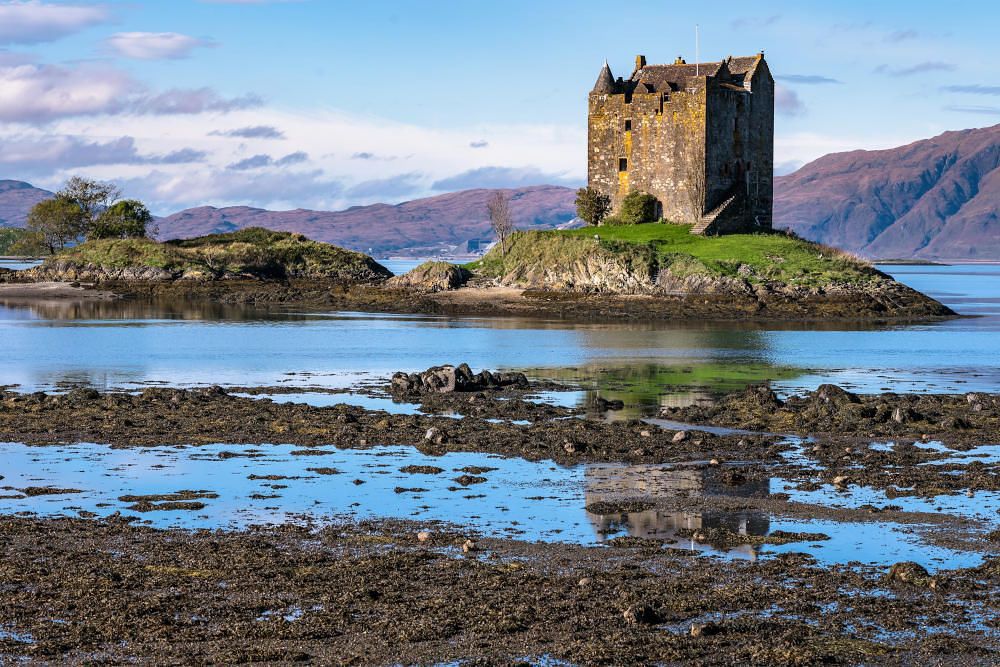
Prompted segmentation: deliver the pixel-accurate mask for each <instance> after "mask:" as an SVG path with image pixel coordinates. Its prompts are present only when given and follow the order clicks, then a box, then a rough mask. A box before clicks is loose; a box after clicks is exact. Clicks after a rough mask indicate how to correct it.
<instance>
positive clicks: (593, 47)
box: [0, 0, 1000, 213]
mask: <svg viewBox="0 0 1000 667" xmlns="http://www.w3.org/2000/svg"><path fill="white" fill-rule="evenodd" d="M959 7H960V10H959ZM748 8H750V9H752V10H753V11H752V12H748V11H747V9H748ZM695 24H698V25H700V33H701V55H702V60H703V61H710V60H718V59H720V58H721V57H724V56H726V55H729V54H733V55H746V54H752V53H755V52H757V51H759V50H761V49H764V50H765V53H766V56H767V59H768V62H769V64H770V66H771V69H772V72H773V73H774V74H775V75H776V77H777V78H778V82H779V84H780V85H781V90H780V93H779V104H778V114H777V119H776V134H777V136H776V162H777V167H778V170H779V171H782V172H785V171H788V170H791V169H793V168H795V167H796V166H798V165H800V164H802V163H803V162H805V161H808V160H811V159H814V158H816V157H819V156H820V155H823V154H825V153H827V152H832V151H839V150H852V149H877V148H885V147H891V146H895V145H900V144H903V143H906V142H909V141H913V140H916V139H920V138H925V137H929V136H933V135H935V134H939V133H940V132H943V131H946V130H954V129H964V128H968V127H980V126H985V125H992V124H995V123H998V122H1000V74H997V73H996V72H995V71H994V70H995V67H994V66H993V62H994V60H995V57H994V53H993V51H994V48H993V42H994V36H993V34H992V29H993V27H994V26H996V25H998V24H1000V9H998V8H997V7H995V6H994V5H993V4H992V3H987V2H978V1H972V2H963V3H961V5H958V4H957V3H937V2H934V3H931V2H895V1H889V2H880V3H873V2H870V1H869V2H855V1H847V2H839V3H837V4H836V5H834V4H833V3H822V4H820V3H815V4H813V3H803V2H796V3H792V2H772V3H757V4H750V5H748V4H747V3H742V2H739V3H737V2H725V1H718V0H717V1H716V2H712V3H669V2H662V1H661V2H643V1H636V2H630V3H629V4H628V16H616V15H614V14H613V13H612V12H610V11H609V5H608V4H607V3H598V2H581V1H576V2H568V1H566V2H539V1H536V2H522V1H520V0H508V1H507V2H504V3H486V2H469V1H466V2H452V1H435V2H412V1H411V2H364V3H362V2H340V1H334V0H298V1H296V0H288V1H282V2H279V1H267V0H259V1H253V0H230V1H228V2H226V1H221V0H217V1H208V0H170V1H169V2H167V1H163V0H156V1H136V0H129V1H127V2H85V1H83V0H71V1H67V2H55V1H51V0H17V1H11V0H0V178H17V179H24V180H29V181H31V182H33V183H36V184H39V185H42V186H46V187H57V186H58V185H59V184H60V183H61V182H62V180H64V179H65V178H66V177H68V176H69V175H72V174H83V175H88V176H93V177H96V178H104V179H114V180H116V181H118V182H120V183H122V184H123V185H124V186H125V189H126V191H127V192H128V194H130V195H131V196H136V197H141V198H144V199H146V200H147V201H149V202H150V203H151V204H152V206H153V207H154V209H155V210H156V211H157V212H158V213H167V212H171V211H173V210H177V209H179V208H183V207H187V206H193V205H199V204H212V205H227V204H250V205H257V206H267V207H274V208H294V207H305V208H340V207H344V206H349V205H354V204H362V203H370V202H373V201H386V202H397V201H401V200H405V199H411V198H414V197H418V196H423V195H428V194H435V193H440V192H443V191H446V190H448V189H457V188H464V187H475V186H503V185H512V186H513V185H523V184H530V183H543V182H548V183H559V184H568V185H575V184H578V183H581V182H582V181H583V179H584V178H585V174H586V164H585V158H586V154H585V139H586V94H587V91H588V90H589V89H590V87H591V86H592V84H593V82H594V79H595V78H596V75H597V72H598V70H599V68H600V66H601V64H602V63H603V61H604V59H605V58H607V59H608V60H609V62H610V63H611V66H612V69H613V70H614V71H615V73H616V74H621V75H625V76H627V75H628V74H629V73H630V72H631V67H632V62H633V60H634V57H635V55H636V54H637V53H643V54H645V55H646V56H647V59H648V60H649V61H650V62H669V61H672V60H673V58H674V57H676V56H677V55H683V56H684V57H686V58H687V59H688V60H689V61H691V60H693V58H694V25H695Z"/></svg>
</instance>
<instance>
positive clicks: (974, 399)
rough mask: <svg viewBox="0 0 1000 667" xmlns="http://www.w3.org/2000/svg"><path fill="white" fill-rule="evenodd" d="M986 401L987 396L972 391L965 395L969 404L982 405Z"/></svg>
mask: <svg viewBox="0 0 1000 667" xmlns="http://www.w3.org/2000/svg"><path fill="white" fill-rule="evenodd" d="M985 399H986V396H984V395H983V394H980V393H978V392H974V391H970V392H969V393H968V394H966V395H965V400H966V401H967V402H969V403H982V402H983V400H985Z"/></svg>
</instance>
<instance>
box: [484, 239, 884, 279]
mask: <svg viewBox="0 0 1000 667" xmlns="http://www.w3.org/2000/svg"><path fill="white" fill-rule="evenodd" d="M595 235H596V236H597V240H595V238H594V237H595ZM595 249H597V250H598V251H599V252H607V253H611V254H613V255H615V256H617V257H618V258H620V259H622V260H624V261H625V262H627V263H629V264H631V265H632V266H634V267H637V268H638V267H639V266H640V265H645V266H648V268H649V270H650V271H651V272H655V271H656V270H659V269H663V268H668V267H669V268H670V271H671V273H673V274H674V275H676V276H677V277H685V276H687V275H690V274H695V273H697V274H706V275H710V276H730V277H742V278H745V279H746V280H748V281H749V282H751V283H761V282H768V281H775V282H782V283H786V284H790V285H797V286H805V287H813V286H824V285H829V284H832V283H853V284H857V283H862V282H868V281H872V280H879V279H881V274H880V273H879V272H878V271H876V270H875V269H874V268H873V267H872V266H871V265H870V264H868V263H867V262H864V261H863V260H860V259H858V258H856V257H854V256H851V255H849V254H847V253H844V252H842V251H840V250H837V249H834V248H830V247H827V246H822V245H820V244H817V243H812V242H810V241H804V240H802V239H798V238H795V237H792V236H788V235H785V234H781V233H770V234H732V235H727V236H719V237H707V236H698V235H694V234H691V233H690V226H689V225H674V224H663V223H647V224H642V225H623V226H608V227H584V228H582V229H572V230H560V231H545V232H519V233H517V234H515V235H514V237H513V238H512V240H511V242H510V247H509V250H508V254H507V257H506V258H504V257H501V255H500V251H499V249H497V248H494V250H492V251H490V253H488V254H487V255H486V256H485V257H483V258H482V259H481V260H480V261H479V262H475V263H473V264H472V265H469V268H470V269H472V270H476V271H479V272H480V273H485V274H487V275H505V274H506V273H507V272H509V271H510V270H511V268H512V267H516V266H518V265H519V264H523V263H525V262H529V263H535V264H541V265H544V266H555V265H557V263H568V262H574V261H577V260H579V259H581V258H584V257H586V256H587V255H588V254H592V253H594V252H595Z"/></svg>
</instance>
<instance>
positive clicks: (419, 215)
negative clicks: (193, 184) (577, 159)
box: [158, 185, 576, 257]
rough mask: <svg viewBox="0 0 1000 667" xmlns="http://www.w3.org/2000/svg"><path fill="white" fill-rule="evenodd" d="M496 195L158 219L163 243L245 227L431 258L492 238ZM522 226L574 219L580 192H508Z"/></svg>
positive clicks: (191, 212)
mask: <svg viewBox="0 0 1000 667" xmlns="http://www.w3.org/2000/svg"><path fill="white" fill-rule="evenodd" d="M493 192H494V190H465V191H462V192H454V193H450V194H445V195H439V196H436V197H429V198H426V199H416V200H414V201H408V202H404V203H402V204H396V205H389V204H373V205H371V206H355V207H353V208H349V209H347V210H346V211H336V212H329V211H309V210H305V209H297V210H294V211H267V210H264V209H259V208H250V207H246V206H232V207H228V208H214V207H211V206H202V207H199V208H192V209H187V210H185V211H181V212H180V213H175V214H173V215H171V216H168V217H166V218H161V219H160V220H159V221H158V224H159V226H160V238H164V239H167V238H189V237H192V236H203V235H205V234H213V233H218V232H229V231H233V230H236V229H243V228H245V227H266V228H267V229H274V230H279V231H290V232H299V233H301V234H305V235H306V236H308V237H309V238H311V239H315V240H317V241H326V242H327V243H333V244H336V245H339V246H343V247H345V248H351V249H354V250H360V251H362V252H367V253H370V254H372V255H374V256H376V257H385V256H387V255H396V254H399V255H413V256H420V255H429V254H435V253H437V252H439V251H440V250H441V249H442V248H447V247H450V246H461V248H460V249H461V250H464V248H465V244H466V242H467V241H469V240H470V239H489V238H490V237H491V236H492V232H491V231H490V223H489V220H488V218H487V215H486V201H487V199H488V198H489V197H490V195H491V194H492V193H493ZM505 192H508V193H509V194H510V196H511V207H512V210H513V213H514V219H515V223H516V224H517V226H518V227H519V228H520V229H552V228H553V227H556V226H558V225H560V224H563V223H565V222H568V221H569V220H571V219H572V218H573V217H574V216H575V215H576V212H575V206H574V204H573V201H574V199H575V192H574V190H572V189H570V188H564V187H558V186H553V185H538V186H532V187H528V188H521V189H517V190H506V191H505Z"/></svg>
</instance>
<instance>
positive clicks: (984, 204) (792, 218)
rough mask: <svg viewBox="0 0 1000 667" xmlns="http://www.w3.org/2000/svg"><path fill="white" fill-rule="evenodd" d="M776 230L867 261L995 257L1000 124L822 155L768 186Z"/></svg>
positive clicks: (999, 238)
mask: <svg viewBox="0 0 1000 667" xmlns="http://www.w3.org/2000/svg"><path fill="white" fill-rule="evenodd" d="M774 209H775V220H774V225H775V227H780V228H785V229H791V230H792V231H794V232H796V233H797V234H799V235H800V236H803V237H805V238H807V239H810V240H813V241H820V242H822V243H826V244H828V245H833V246H836V247H838V248H842V249H844V250H849V251H851V252H856V253H859V254H862V255H864V256H867V257H875V258H914V259H993V260H996V259H1000V219H998V218H1000V125H995V126H991V127H985V128H974V129H967V130H952V131H948V132H944V133H942V134H940V135H937V136H935V137H931V138H929V139H921V140H919V141H914V142H911V143H909V144H906V145H904V146H899V147H897V148H889V149H883V150H877V151H866V150H855V151H848V152H844V153H831V154H829V155H824V156H823V157H821V158H818V159H816V160H814V161H813V162H810V163H809V164H806V165H804V166H803V167H801V168H800V169H798V170H797V171H795V172H793V173H791V174H788V175H786V176H780V177H778V178H776V179H775V201H774Z"/></svg>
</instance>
